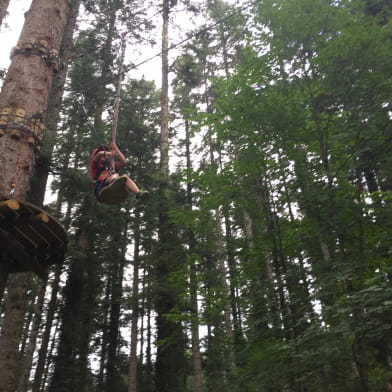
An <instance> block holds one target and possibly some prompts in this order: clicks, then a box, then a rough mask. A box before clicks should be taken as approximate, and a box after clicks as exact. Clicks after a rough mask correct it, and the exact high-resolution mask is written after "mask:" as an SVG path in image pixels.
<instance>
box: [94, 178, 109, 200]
mask: <svg viewBox="0 0 392 392" xmlns="http://www.w3.org/2000/svg"><path fill="white" fill-rule="evenodd" d="M105 185H106V184H105V181H102V182H98V181H97V182H96V183H95V189H94V195H95V197H96V198H97V199H98V198H99V192H101V189H102V188H103V187H104V186H105Z"/></svg>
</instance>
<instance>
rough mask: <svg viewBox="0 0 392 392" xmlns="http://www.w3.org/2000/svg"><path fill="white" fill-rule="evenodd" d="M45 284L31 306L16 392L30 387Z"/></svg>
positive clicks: (43, 283) (44, 283)
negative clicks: (30, 324)
mask: <svg viewBox="0 0 392 392" xmlns="http://www.w3.org/2000/svg"><path fill="white" fill-rule="evenodd" d="M46 283H47V281H46V280H45V281H43V282H40V286H41V287H40V290H39V293H38V298H37V303H36V304H34V305H33V313H34V317H33V323H32V326H31V331H30V335H29V342H28V345H27V348H26V350H25V352H24V355H23V360H22V365H23V366H22V374H21V377H20V379H19V385H18V390H17V392H27V390H28V389H29V386H30V372H31V368H32V364H33V355H34V350H35V347H36V344H37V337H38V333H39V326H40V324H41V318H42V308H43V306H44V301H45V291H46Z"/></svg>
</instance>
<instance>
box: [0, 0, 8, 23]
mask: <svg viewBox="0 0 392 392" xmlns="http://www.w3.org/2000/svg"><path fill="white" fill-rule="evenodd" d="M9 4H10V0H0V26H1V25H2V23H3V19H4V18H5V17H6V15H7V10H8V6H9Z"/></svg>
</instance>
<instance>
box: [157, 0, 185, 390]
mask: <svg viewBox="0 0 392 392" xmlns="http://www.w3.org/2000/svg"><path fill="white" fill-rule="evenodd" d="M169 9H170V4H169V0H164V1H163V7H162V20H163V27H162V90H161V145H160V155H161V156H160V169H159V175H160V178H159V245H160V249H159V259H158V265H157V300H156V310H157V339H158V342H159V344H158V348H157V360H156V384H155V388H156V391H159V392H181V391H184V389H185V377H184V362H185V360H184V336H183V331H182V326H181V323H180V322H178V321H177V322H175V321H171V320H169V319H168V317H167V316H166V315H167V314H169V313H170V311H171V310H172V309H173V308H174V307H175V305H176V304H177V298H176V293H175V288H174V287H173V285H172V283H171V282H170V280H169V278H170V273H171V272H172V271H175V268H176V264H177V261H176V258H175V254H174V242H175V241H174V239H173V233H172V231H173V225H172V223H171V221H170V217H169V94H168V89H169V82H168V73H169V65H168V50H169V45H168V27H169Z"/></svg>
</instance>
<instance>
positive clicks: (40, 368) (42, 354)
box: [32, 265, 62, 392]
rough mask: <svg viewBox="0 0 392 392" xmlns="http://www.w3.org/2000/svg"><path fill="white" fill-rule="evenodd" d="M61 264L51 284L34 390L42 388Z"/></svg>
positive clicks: (34, 391)
mask: <svg viewBox="0 0 392 392" xmlns="http://www.w3.org/2000/svg"><path fill="white" fill-rule="evenodd" d="M61 269H62V268H61V265H57V266H56V270H55V275H54V279H53V282H52V284H51V295H50V300H49V304H48V310H47V313H46V319H45V327H44V331H43V333H42V337H41V346H40V348H39V352H38V362H37V367H36V368H35V374H34V381H33V386H32V392H39V391H40V390H41V389H40V388H41V382H42V376H43V374H44V368H45V361H46V358H47V353H48V346H49V339H50V331H51V328H52V324H53V319H54V314H55V311H56V307H57V293H58V290H59V283H60V275H61Z"/></svg>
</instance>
